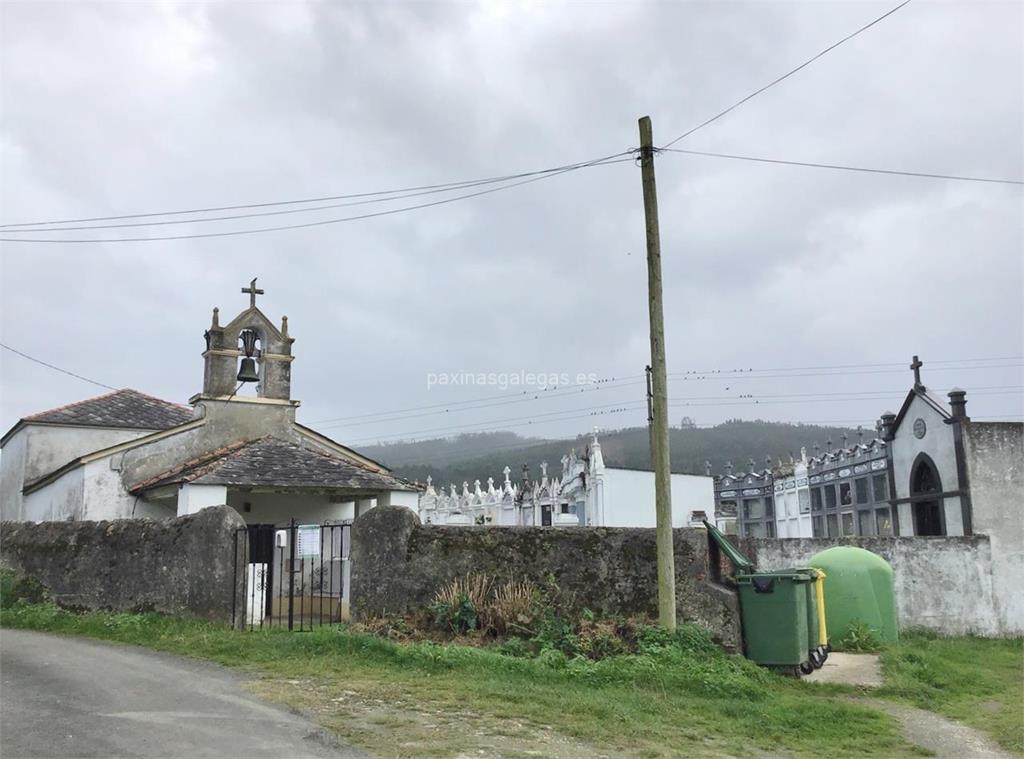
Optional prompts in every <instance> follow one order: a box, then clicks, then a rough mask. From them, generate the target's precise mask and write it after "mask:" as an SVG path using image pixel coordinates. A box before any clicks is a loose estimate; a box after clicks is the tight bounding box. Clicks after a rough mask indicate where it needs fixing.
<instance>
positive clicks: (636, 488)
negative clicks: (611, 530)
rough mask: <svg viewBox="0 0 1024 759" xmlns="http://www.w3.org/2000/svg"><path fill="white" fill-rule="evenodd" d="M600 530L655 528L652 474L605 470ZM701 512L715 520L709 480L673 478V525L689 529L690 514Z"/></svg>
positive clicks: (689, 477)
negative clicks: (602, 515)
mask: <svg viewBox="0 0 1024 759" xmlns="http://www.w3.org/2000/svg"><path fill="white" fill-rule="evenodd" d="M603 479H604V509H603V511H604V519H603V523H602V526H603V527H654V526H655V525H656V521H657V516H656V514H655V505H654V504H655V497H654V472H645V471H638V470H632V469H615V468H611V467H606V468H605V469H604V478H603ZM692 511H703V512H705V513H706V514H707V516H708V519H709V520H714V518H715V517H714V513H715V488H714V480H713V479H712V478H711V477H702V476H700V475H692V474H673V475H672V526H673V527H688V526H689V524H690V513H691V512H692Z"/></svg>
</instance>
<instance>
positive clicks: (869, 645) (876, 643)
mask: <svg viewBox="0 0 1024 759" xmlns="http://www.w3.org/2000/svg"><path fill="white" fill-rule="evenodd" d="M882 646H883V644H882V639H881V638H880V637H879V636H878V633H877V632H876V631H875V630H873V629H872V628H870V627H869V626H868V625H867V623H866V622H863V621H861V620H859V619H854V620H852V621H851V622H850V626H849V628H848V629H847V631H846V635H844V636H843V637H842V638H840V639H839V640H838V641H836V649H837V650H839V651H854V652H861V653H867V652H877V651H881V650H882Z"/></svg>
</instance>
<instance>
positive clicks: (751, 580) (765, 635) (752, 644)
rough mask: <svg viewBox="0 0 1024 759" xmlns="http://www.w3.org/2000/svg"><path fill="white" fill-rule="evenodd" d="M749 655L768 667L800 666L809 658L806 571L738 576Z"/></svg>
mask: <svg viewBox="0 0 1024 759" xmlns="http://www.w3.org/2000/svg"><path fill="white" fill-rule="evenodd" d="M736 585H737V588H738V590H739V595H740V614H741V617H742V619H743V645H744V648H745V649H746V654H747V658H748V659H751V660H752V661H755V662H757V663H758V664H763V665H765V666H769V667H793V668H796V667H800V666H801V665H804V664H807V663H808V661H809V658H810V650H811V643H810V640H809V637H808V636H809V632H810V623H809V622H808V619H807V616H808V594H807V589H808V587H813V585H814V578H813V577H811V575H809V574H806V573H803V572H751V573H749V574H741V575H738V576H737V577H736Z"/></svg>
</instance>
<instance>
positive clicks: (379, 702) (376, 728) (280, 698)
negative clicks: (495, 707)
mask: <svg viewBox="0 0 1024 759" xmlns="http://www.w3.org/2000/svg"><path fill="white" fill-rule="evenodd" d="M247 687H248V688H249V689H250V690H251V691H252V692H253V693H255V694H256V695H258V696H260V697H262V698H266V699H269V700H272V701H277V702H279V703H283V704H287V705H288V706H289V707H291V708H292V709H293V710H296V711H300V712H302V713H303V714H305V715H308V716H309V717H311V718H313V719H315V720H316V721H318V722H319V723H320V724H322V725H324V726H325V727H327V728H329V729H330V730H331V731H333V732H334V733H336V734H337V735H338V736H340V737H341V738H343V739H345V740H348V741H351V742H352V743H354V744H355V745H358V746H361V747H363V748H365V749H366V750H367V751H368V752H370V753H371V754H372V755H375V756H386V757H396V758H398V757H401V758H404V757H431V756H445V757H458V758H463V757H467V758H468V757H474V758H476V757H481V756H488V757H491V756H500V757H529V756H558V757H566V758H567V759H599V758H600V757H612V756H614V755H616V754H617V753H618V752H612V751H607V750H601V749H599V748H597V747H596V746H594V745H592V744H588V743H585V742H582V741H579V740H576V739H574V738H572V737H570V736H566V735H563V734H562V733H559V732H557V731H555V730H552V729H551V728H550V727H548V726H546V725H537V724H530V723H527V722H523V721H518V720H511V719H499V718H495V717H493V716H490V715H485V714H479V713H477V712H475V711H473V710H471V709H469V708H459V707H451V708H441V709H438V708H426V707H424V706H423V705H422V704H420V703H417V702H414V701H412V700H410V699H403V698H402V697H401V696H400V695H396V696H394V697H390V696H389V697H380V696H377V695H368V694H366V693H362V692H360V691H356V690H351V689H347V688H345V687H344V686H343V685H332V684H328V683H323V682H317V681H314V680H306V679H303V680H286V679H278V678H266V679H262V680H255V681H252V682H250V683H248V684H247Z"/></svg>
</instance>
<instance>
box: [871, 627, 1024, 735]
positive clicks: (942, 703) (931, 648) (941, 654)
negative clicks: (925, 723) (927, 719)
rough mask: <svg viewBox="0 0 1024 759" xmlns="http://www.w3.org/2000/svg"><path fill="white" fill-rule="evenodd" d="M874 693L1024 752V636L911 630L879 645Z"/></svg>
mask: <svg viewBox="0 0 1024 759" xmlns="http://www.w3.org/2000/svg"><path fill="white" fill-rule="evenodd" d="M882 671H883V673H884V674H885V680H886V684H885V686H884V687H883V688H880V689H879V690H878V691H876V695H879V696H882V697H884V698H890V699H893V700H898V701H902V702H905V703H909V704H912V705H914V706H917V707H919V708H921V709H927V710H929V711H934V712H938V713H939V714H943V715H945V716H947V717H950V718H951V719H955V720H958V721H960V722H964V723H966V724H968V725H971V726H972V727H975V728H978V729H979V730H982V731H984V732H986V733H988V734H989V735H991V736H992V737H993V738H994V739H995V740H996V741H997V742H998V743H999V745H1001V746H1002V747H1003V748H1006V749H1009V750H1011V751H1016V752H1018V753H1024V641H1022V640H1021V639H1020V638H1017V639H1007V640H1000V639H990V638H944V637H940V636H937V635H935V634H933V633H928V632H921V631H919V632H910V633H905V634H903V635H902V637H901V639H900V642H899V643H898V644H896V645H893V646H890V647H887V648H886V649H884V650H883V651H882Z"/></svg>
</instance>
